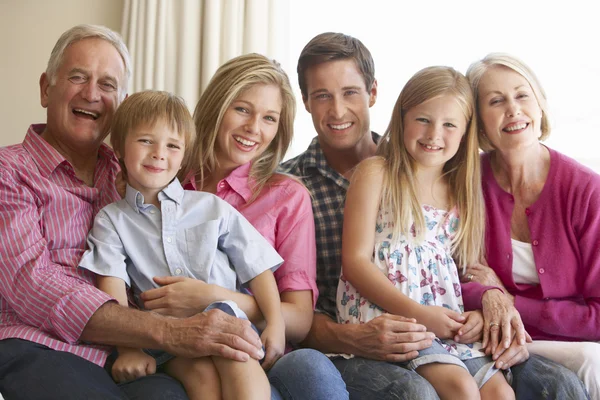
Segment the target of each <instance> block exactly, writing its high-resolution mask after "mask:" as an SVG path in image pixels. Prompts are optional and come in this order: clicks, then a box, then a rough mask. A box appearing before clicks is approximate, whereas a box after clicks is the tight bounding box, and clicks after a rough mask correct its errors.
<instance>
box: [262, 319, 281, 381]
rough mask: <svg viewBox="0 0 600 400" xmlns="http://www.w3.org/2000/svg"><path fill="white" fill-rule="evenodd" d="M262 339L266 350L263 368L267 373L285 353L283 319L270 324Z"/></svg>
mask: <svg viewBox="0 0 600 400" xmlns="http://www.w3.org/2000/svg"><path fill="white" fill-rule="evenodd" d="M260 339H261V340H262V342H263V345H264V346H265V350H266V353H265V359H264V360H263V363H262V367H263V369H264V370H265V371H268V370H269V369H270V368H271V367H272V366H273V364H275V362H276V361H277V360H279V359H280V358H281V357H282V356H283V353H284V352H285V324H284V322H283V318H281V319H280V320H279V321H275V322H271V323H268V324H267V327H266V328H265V329H264V330H263V332H262V335H260Z"/></svg>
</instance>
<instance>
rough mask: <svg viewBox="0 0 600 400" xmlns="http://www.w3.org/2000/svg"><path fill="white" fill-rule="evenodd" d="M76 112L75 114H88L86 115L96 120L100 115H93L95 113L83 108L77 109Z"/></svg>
mask: <svg viewBox="0 0 600 400" xmlns="http://www.w3.org/2000/svg"><path fill="white" fill-rule="evenodd" d="M74 111H75V112H78V113H81V114H86V115H89V116H91V117H92V118H94V119H96V118H98V114H96V113H93V112H91V111H87V110H82V109H81V108H76V109H75V110H74Z"/></svg>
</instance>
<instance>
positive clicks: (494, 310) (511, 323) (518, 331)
mask: <svg viewBox="0 0 600 400" xmlns="http://www.w3.org/2000/svg"><path fill="white" fill-rule="evenodd" d="M482 305H483V320H484V322H483V347H484V348H485V349H486V350H485V351H486V353H487V354H495V353H496V352H497V351H498V347H500V348H501V349H503V350H506V349H508V348H509V346H510V344H511V342H512V340H513V335H514V336H515V339H516V341H517V343H518V344H519V345H524V344H525V341H526V337H528V336H529V335H527V334H526V332H525V327H524V326H523V321H521V315H520V314H519V312H518V311H517V309H516V308H515V306H514V305H513V303H512V301H511V300H510V299H509V298H508V297H507V296H506V295H505V294H503V293H502V292H500V291H499V290H496V289H492V290H488V291H486V292H485V293H484V294H483V297H482Z"/></svg>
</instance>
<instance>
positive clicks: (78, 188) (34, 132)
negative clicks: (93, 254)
mask: <svg viewBox="0 0 600 400" xmlns="http://www.w3.org/2000/svg"><path fill="white" fill-rule="evenodd" d="M43 130H44V125H32V126H31V127H30V128H29V130H28V132H27V135H26V137H25V140H24V141H23V143H22V144H17V145H12V146H8V147H4V148H0V254H1V256H0V339H7V338H19V339H25V340H29V341H32V342H36V343H39V344H42V345H44V346H47V347H49V348H51V349H54V350H60V351H67V352H70V353H73V354H76V355H78V356H80V357H83V358H85V359H86V360H88V361H91V362H93V363H95V364H98V365H100V366H102V365H104V362H105V360H106V357H107V355H108V348H105V347H102V346H95V345H87V344H82V343H80V342H78V340H79V337H80V335H81V333H82V331H83V329H84V327H85V325H86V324H87V322H88V320H89V319H90V317H91V316H92V314H94V312H96V310H97V309H98V308H99V307H100V306H101V305H103V304H104V303H106V302H107V301H109V300H111V297H110V296H108V295H107V294H105V293H104V292H102V291H100V290H98V289H96V287H94V277H93V274H92V273H91V272H88V271H86V270H84V269H81V268H77V265H78V263H79V260H80V259H81V256H82V255H83V253H84V251H85V248H86V238H87V233H88V231H89V230H90V228H91V227H92V222H93V220H94V216H95V215H96V213H97V212H98V211H99V210H100V209H101V208H102V207H104V206H106V205H107V204H110V203H112V202H113V201H115V200H117V199H119V198H120V196H119V194H118V193H117V191H116V188H115V185H114V182H115V177H116V174H117V172H118V170H119V165H118V162H117V160H116V158H115V156H114V153H113V152H112V150H110V148H109V147H108V146H106V145H102V146H101V147H100V150H99V152H98V156H99V157H98V163H97V164H96V171H95V175H94V187H88V186H86V185H85V183H83V182H82V181H81V180H79V179H78V178H77V177H76V176H75V172H74V170H73V167H72V166H71V164H70V163H69V162H67V161H66V160H65V158H64V157H63V156H62V155H60V153H58V151H56V149H54V148H53V147H52V146H50V145H49V144H48V143H47V142H46V141H45V140H43V139H42V138H41V137H40V136H39V134H40V133H41V132H42V131H43Z"/></svg>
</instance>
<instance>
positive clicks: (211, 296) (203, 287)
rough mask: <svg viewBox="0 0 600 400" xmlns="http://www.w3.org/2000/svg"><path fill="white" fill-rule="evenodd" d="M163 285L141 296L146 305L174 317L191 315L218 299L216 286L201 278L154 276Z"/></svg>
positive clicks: (155, 280)
mask: <svg viewBox="0 0 600 400" xmlns="http://www.w3.org/2000/svg"><path fill="white" fill-rule="evenodd" d="M154 282H156V283H158V284H159V285H161V287H159V288H156V289H150V290H146V291H145V292H143V293H142V294H141V295H140V297H141V299H142V300H143V301H144V307H145V308H146V309H148V310H152V311H154V312H157V313H159V314H163V315H170V316H172V317H178V318H186V317H191V316H193V315H195V314H197V313H199V312H200V311H202V310H204V309H205V308H206V307H208V305H209V304H210V303H212V302H214V301H217V300H223V299H217V298H216V291H215V286H214V285H210V284H207V283H205V282H203V281H201V280H199V279H192V278H187V277H183V276H163V277H159V276H157V277H154Z"/></svg>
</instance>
